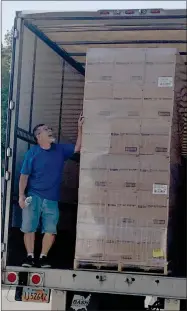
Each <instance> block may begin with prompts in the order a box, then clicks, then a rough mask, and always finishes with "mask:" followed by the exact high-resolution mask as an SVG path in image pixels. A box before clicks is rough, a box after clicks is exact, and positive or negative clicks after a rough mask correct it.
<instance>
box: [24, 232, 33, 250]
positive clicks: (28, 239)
mask: <svg viewBox="0 0 187 311" xmlns="http://www.w3.org/2000/svg"><path fill="white" fill-rule="evenodd" d="M34 241H35V232H28V233H25V234H24V244H25V248H26V251H27V254H34Z"/></svg>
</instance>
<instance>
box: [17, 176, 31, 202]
mask: <svg viewBox="0 0 187 311" xmlns="http://www.w3.org/2000/svg"><path fill="white" fill-rule="evenodd" d="M28 178H29V175H23V174H21V175H20V180H19V205H20V207H21V208H24V207H25V199H26V197H25V189H26V187H27V183H28Z"/></svg>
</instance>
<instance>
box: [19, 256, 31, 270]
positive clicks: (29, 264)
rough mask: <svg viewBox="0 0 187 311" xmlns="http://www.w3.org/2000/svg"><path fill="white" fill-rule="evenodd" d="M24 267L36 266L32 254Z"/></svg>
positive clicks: (24, 263)
mask: <svg viewBox="0 0 187 311" xmlns="http://www.w3.org/2000/svg"><path fill="white" fill-rule="evenodd" d="M22 267H25V268H31V267H34V258H33V257H32V256H27V258H26V259H25V261H24V262H23V264H22Z"/></svg>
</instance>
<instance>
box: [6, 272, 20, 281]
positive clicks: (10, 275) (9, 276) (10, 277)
mask: <svg viewBox="0 0 187 311" xmlns="http://www.w3.org/2000/svg"><path fill="white" fill-rule="evenodd" d="M7 281H8V283H9V284H15V283H18V275H17V273H15V272H9V273H8V274H7Z"/></svg>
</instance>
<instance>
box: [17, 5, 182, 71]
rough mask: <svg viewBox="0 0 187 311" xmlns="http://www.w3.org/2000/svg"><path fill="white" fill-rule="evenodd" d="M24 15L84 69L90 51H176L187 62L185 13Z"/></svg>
mask: <svg viewBox="0 0 187 311" xmlns="http://www.w3.org/2000/svg"><path fill="white" fill-rule="evenodd" d="M118 12H120V13H116V11H113V10H103V11H97V12H62V13H61V12H57V13H52V12H50V13H24V12H19V13H18V16H19V17H22V18H23V19H24V22H25V25H26V26H28V28H29V27H30V28H29V29H30V30H32V31H33V32H34V31H36V32H37V33H40V35H41V36H44V37H45V39H46V38H47V39H49V42H52V43H54V44H55V47H58V48H60V49H61V50H62V51H63V52H65V51H66V52H67V53H68V55H69V56H70V57H72V58H73V59H74V60H75V61H76V62H78V63H79V64H78V66H80V68H81V66H84V65H85V62H86V52H87V49H88V48H91V47H94V48H100V47H105V48H107V47H115V48H118V47H119V48H120V47H123V48H124V47H145V48H146V47H154V48H155V47H168V48H171V47H174V48H177V49H178V51H179V52H180V53H181V55H182V56H183V58H184V61H185V62H186V58H187V56H186V52H187V39H186V34H187V33H186V30H187V24H186V20H187V15H186V10H160V12H159V13H158V10H157V11H156V10H155V12H156V13H153V11H151V10H147V12H144V13H140V12H139V10H135V11H134V13H133V14H129V13H132V11H131V10H128V11H127V10H121V11H118Z"/></svg>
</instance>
